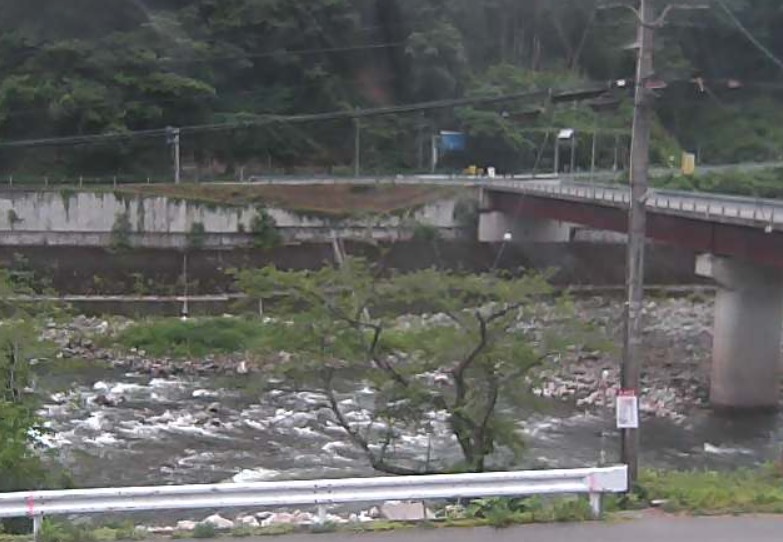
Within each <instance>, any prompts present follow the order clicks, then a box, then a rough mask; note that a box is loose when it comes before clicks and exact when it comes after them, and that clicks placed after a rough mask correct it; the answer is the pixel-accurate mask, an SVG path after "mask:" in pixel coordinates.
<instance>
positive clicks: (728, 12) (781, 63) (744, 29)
mask: <svg viewBox="0 0 783 542" xmlns="http://www.w3.org/2000/svg"><path fill="white" fill-rule="evenodd" d="M715 1H716V2H717V3H718V5H719V6H720V7H721V8H723V11H724V12H726V15H727V16H728V17H729V19H731V22H732V23H734V25H735V26H736V27H737V28H738V29H739V30H740V32H742V33H743V34H744V35H745V37H746V38H748V40H750V42H751V43H752V44H753V45H755V46H756V48H757V49H758V50H759V51H761V52H762V53H764V56H766V57H767V58H768V59H769V60H771V61H772V62H774V63H775V64H776V65H777V66H778V68H780V69H781V70H783V60H781V59H780V58H779V57H778V56H777V55H775V53H773V52H772V51H771V50H770V49H769V48H768V47H767V46H766V45H764V44H763V43H761V41H760V40H759V39H758V38H757V37H756V36H754V35H753V33H752V32H751V31H750V30H748V28H747V27H746V26H745V25H744V24H742V21H740V20H739V18H737V16H736V15H734V12H733V11H731V9H729V6H727V5H726V2H724V1H723V0H715Z"/></svg>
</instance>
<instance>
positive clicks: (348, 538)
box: [245, 517, 783, 542]
mask: <svg viewBox="0 0 783 542" xmlns="http://www.w3.org/2000/svg"><path fill="white" fill-rule="evenodd" d="M782 539H783V517H759V518H755V517H741V518H700V519H694V518H668V517H667V518H648V519H643V520H638V521H627V522H615V523H594V524H575V525H531V526H527V527H515V528H511V529H502V530H495V529H450V530H440V529H432V530H424V529H418V530H409V531H398V532H390V533H377V534H345V533H340V534H321V535H289V536H284V537H271V538H269V537H264V538H263V539H259V540H255V539H245V542H485V541H492V542H701V541H706V542H780V540H782Z"/></svg>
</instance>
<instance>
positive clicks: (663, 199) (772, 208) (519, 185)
mask: <svg viewBox="0 0 783 542" xmlns="http://www.w3.org/2000/svg"><path fill="white" fill-rule="evenodd" d="M489 186H500V187H508V188H513V189H514V190H515V191H518V192H523V193H531V194H540V195H545V196H546V195H548V196H555V197H568V198H576V199H583V200H585V199H586V200H592V201H597V202H602V203H609V204H613V205H617V204H620V205H622V206H624V207H627V206H628V205H629V204H630V198H631V195H630V191H629V189H628V187H621V186H611V185H602V184H592V183H579V182H560V181H556V182H541V181H531V182H514V181H505V180H499V181H493V182H491V183H489ZM646 201H647V206H648V207H650V208H654V209H656V210H660V211H673V212H678V213H687V214H696V215H699V216H700V217H704V218H708V219H709V218H725V219H741V220H751V221H755V222H761V223H762V224H765V225H770V226H774V225H776V224H779V223H783V201H781V200H775V199H765V198H752V197H745V196H732V195H724V194H709V193H704V192H686V191H680V190H659V189H651V190H650V191H649V192H648V194H647V197H646Z"/></svg>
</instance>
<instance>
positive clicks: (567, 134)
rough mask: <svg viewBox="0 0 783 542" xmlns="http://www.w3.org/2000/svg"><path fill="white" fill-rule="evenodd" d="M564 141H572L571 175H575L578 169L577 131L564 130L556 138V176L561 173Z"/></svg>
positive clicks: (571, 129)
mask: <svg viewBox="0 0 783 542" xmlns="http://www.w3.org/2000/svg"><path fill="white" fill-rule="evenodd" d="M564 141H571V174H572V175H573V174H574V169H575V168H576V130H574V129H573V128H563V129H562V130H560V132H558V134H557V138H555V175H558V174H559V173H560V145H561V144H562V143H563V142H564Z"/></svg>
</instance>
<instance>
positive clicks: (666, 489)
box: [640, 466, 783, 515]
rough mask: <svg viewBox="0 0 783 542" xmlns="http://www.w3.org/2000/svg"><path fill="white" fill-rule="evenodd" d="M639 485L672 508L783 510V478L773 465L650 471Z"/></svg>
mask: <svg viewBox="0 0 783 542" xmlns="http://www.w3.org/2000/svg"><path fill="white" fill-rule="evenodd" d="M640 487H641V491H642V494H643V496H644V497H645V498H646V499H647V500H648V501H650V502H652V501H654V500H661V501H665V504H664V505H663V507H664V509H665V510H666V511H669V512H688V513H690V514H695V515H714V514H750V513H753V514H781V513H783V478H781V476H780V475H779V474H778V473H777V472H775V470H774V469H773V468H772V467H771V466H770V467H764V468H760V469H741V470H737V471H734V472H712V471H691V472H675V471H647V472H644V473H643V475H642V477H641V479H640Z"/></svg>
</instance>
